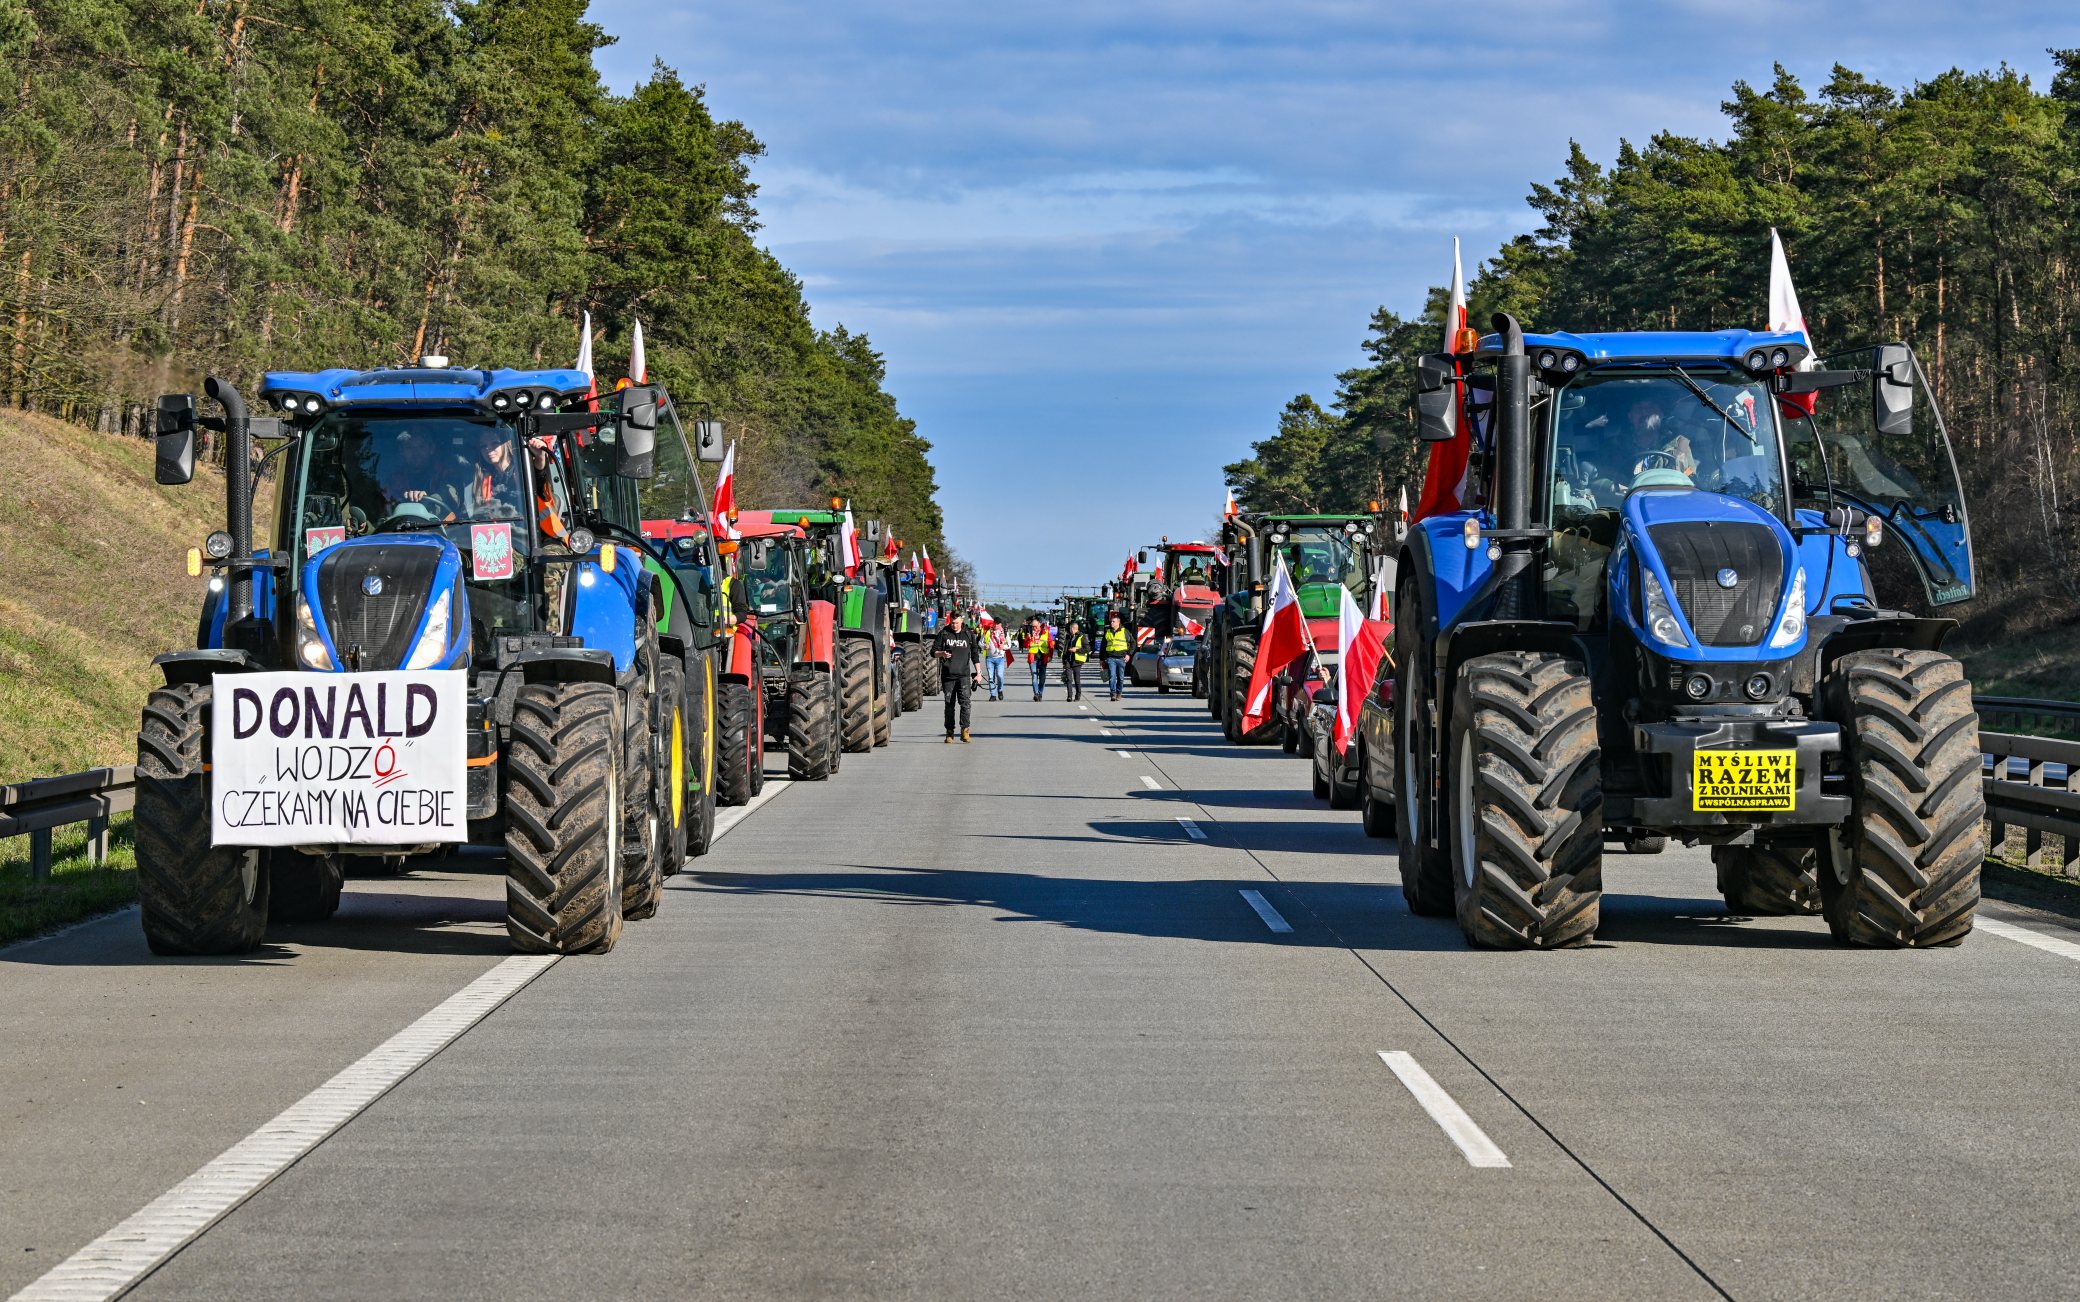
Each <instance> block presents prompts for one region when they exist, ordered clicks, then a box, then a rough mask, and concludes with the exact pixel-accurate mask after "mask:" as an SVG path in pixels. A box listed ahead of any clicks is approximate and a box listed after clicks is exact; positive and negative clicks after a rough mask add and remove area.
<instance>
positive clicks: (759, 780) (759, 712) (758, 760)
mask: <svg viewBox="0 0 2080 1302" xmlns="http://www.w3.org/2000/svg"><path fill="white" fill-rule="evenodd" d="M747 686H748V687H749V689H750V692H751V734H750V735H751V795H752V798H753V799H757V797H758V793H759V792H761V791H764V790H765V789H766V694H765V685H764V684H762V683H753V684H747Z"/></svg>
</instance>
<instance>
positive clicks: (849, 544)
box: [838, 506, 859, 577]
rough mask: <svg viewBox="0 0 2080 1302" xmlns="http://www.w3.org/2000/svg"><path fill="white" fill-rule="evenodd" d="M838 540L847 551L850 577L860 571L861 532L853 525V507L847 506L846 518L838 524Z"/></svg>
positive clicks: (846, 557)
mask: <svg viewBox="0 0 2080 1302" xmlns="http://www.w3.org/2000/svg"><path fill="white" fill-rule="evenodd" d="M838 542H839V544H840V545H841V546H842V547H843V548H844V551H845V573H846V576H847V577H850V576H852V575H854V574H857V573H858V572H859V534H858V532H857V531H855V530H854V529H853V527H852V508H851V507H849V506H848V507H846V508H845V519H844V520H843V521H842V522H841V523H840V524H839V525H838Z"/></svg>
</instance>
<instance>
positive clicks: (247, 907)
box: [135, 683, 271, 954]
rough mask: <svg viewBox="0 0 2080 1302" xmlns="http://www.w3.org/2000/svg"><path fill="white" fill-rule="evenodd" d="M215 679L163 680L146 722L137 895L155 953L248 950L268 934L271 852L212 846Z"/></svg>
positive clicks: (140, 744)
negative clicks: (206, 738)
mask: <svg viewBox="0 0 2080 1302" xmlns="http://www.w3.org/2000/svg"><path fill="white" fill-rule="evenodd" d="M209 709H210V688H209V685H208V684H207V683H188V684H183V685H181V686H179V687H161V688H159V689H157V690H155V691H154V692H153V693H152V694H151V696H150V697H149V698H147V699H146V701H145V706H144V719H143V721H142V723H141V724H140V725H139V727H138V730H137V787H136V799H137V804H136V815H135V827H136V835H137V902H138V904H139V905H140V906H141V907H140V910H139V911H140V913H141V915H142V917H143V921H144V939H145V943H146V944H148V945H150V946H151V947H152V952H153V953H154V954H246V953H250V952H251V951H252V950H253V949H254V948H255V947H256V946H258V945H259V943H260V941H261V940H262V938H264V937H265V936H266V935H267V901H268V878H269V876H270V875H271V874H269V873H268V872H267V871H266V864H265V863H264V862H263V858H262V855H261V852H260V851H258V850H251V849H242V848H239V847H237V846H224V847H221V848H218V847H212V846H211V845H210V779H209V773H208V769H207V766H206V764H205V762H204V758H203V729H204V728H205V727H206V726H207V724H208V721H209Z"/></svg>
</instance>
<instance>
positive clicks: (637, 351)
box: [628, 321, 650, 384]
mask: <svg viewBox="0 0 2080 1302" xmlns="http://www.w3.org/2000/svg"><path fill="white" fill-rule="evenodd" d="M628 378H629V379H630V380H632V381H634V382H635V383H637V384H648V383H649V382H650V359H649V358H647V357H645V356H644V355H643V323H642V322H641V321H638V322H636V333H635V337H634V338H633V339H631V340H630V341H629V345H628Z"/></svg>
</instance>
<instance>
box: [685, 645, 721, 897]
mask: <svg viewBox="0 0 2080 1302" xmlns="http://www.w3.org/2000/svg"><path fill="white" fill-rule="evenodd" d="M686 721H687V725H688V726H687V729H686V775H687V785H688V787H689V788H690V789H689V790H688V792H687V797H686V856H687V858H689V859H698V858H700V857H701V856H702V855H704V854H706V853H708V851H709V850H710V849H711V848H713V847H714V845H715V658H714V655H713V654H712V653H711V652H707V651H699V650H696V651H691V652H688V653H687V657H686Z"/></svg>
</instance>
